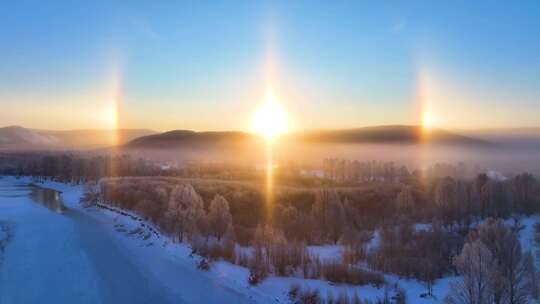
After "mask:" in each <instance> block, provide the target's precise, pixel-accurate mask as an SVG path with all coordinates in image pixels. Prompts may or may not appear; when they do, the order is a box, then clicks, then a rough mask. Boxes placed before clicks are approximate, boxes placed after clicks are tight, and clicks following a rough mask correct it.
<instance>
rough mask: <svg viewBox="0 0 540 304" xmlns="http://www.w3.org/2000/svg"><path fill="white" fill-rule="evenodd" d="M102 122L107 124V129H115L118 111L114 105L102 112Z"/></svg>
mask: <svg viewBox="0 0 540 304" xmlns="http://www.w3.org/2000/svg"><path fill="white" fill-rule="evenodd" d="M102 115H103V121H104V122H105V123H106V124H107V126H108V128H109V129H113V130H114V129H116V128H117V126H118V110H117V108H116V103H112V104H111V105H109V106H108V107H107V108H105V109H104V110H103V114H102Z"/></svg>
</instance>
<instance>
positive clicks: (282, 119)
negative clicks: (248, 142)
mask: <svg viewBox="0 0 540 304" xmlns="http://www.w3.org/2000/svg"><path fill="white" fill-rule="evenodd" d="M252 129H253V131H254V132H255V133H257V134H259V135H260V136H263V137H264V138H266V140H268V141H273V140H274V139H276V138H277V137H279V136H280V135H282V134H283V133H285V132H286V131H287V113H286V112H285V109H284V108H283V107H282V106H281V105H280V104H279V103H277V102H276V101H275V99H274V95H273V93H272V91H271V90H269V91H268V93H267V96H266V99H265V101H264V104H263V105H262V106H261V107H260V108H259V109H258V110H257V112H255V115H254V116H253V120H252Z"/></svg>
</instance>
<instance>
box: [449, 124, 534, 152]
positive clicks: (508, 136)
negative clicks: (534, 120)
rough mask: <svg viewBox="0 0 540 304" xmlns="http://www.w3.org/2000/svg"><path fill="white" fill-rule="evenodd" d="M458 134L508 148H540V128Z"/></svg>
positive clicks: (481, 130)
mask: <svg viewBox="0 0 540 304" xmlns="http://www.w3.org/2000/svg"><path fill="white" fill-rule="evenodd" d="M457 132H459V133H461V134H464V135H466V136H470V137H474V138H479V139H482V140H487V141H492V142H497V143H500V144H503V145H505V146H508V147H517V148H540V128H498V129H476V130H463V131H457Z"/></svg>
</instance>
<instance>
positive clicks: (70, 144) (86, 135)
mask: <svg viewBox="0 0 540 304" xmlns="http://www.w3.org/2000/svg"><path fill="white" fill-rule="evenodd" d="M155 133H156V132H154V131H151V130H144V129H122V130H37V129H27V128H24V127H20V126H9V127H3V128H0V149H3V150H5V149H86V148H87V149H90V148H99V147H107V146H111V145H116V144H121V145H122V144H125V143H128V142H129V141H131V140H133V139H135V138H138V137H141V136H145V135H150V134H155Z"/></svg>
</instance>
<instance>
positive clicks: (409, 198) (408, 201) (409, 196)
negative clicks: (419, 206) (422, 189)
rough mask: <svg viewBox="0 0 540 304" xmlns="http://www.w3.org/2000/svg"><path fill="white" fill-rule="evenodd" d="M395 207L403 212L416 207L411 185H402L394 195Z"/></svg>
mask: <svg viewBox="0 0 540 304" xmlns="http://www.w3.org/2000/svg"><path fill="white" fill-rule="evenodd" d="M396 204H397V207H398V208H399V209H400V210H402V211H405V212H411V211H413V210H414V208H415V207H416V198H415V197H414V191H413V188H412V186H404V187H403V188H402V189H401V192H399V194H398V196H397V197H396Z"/></svg>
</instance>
